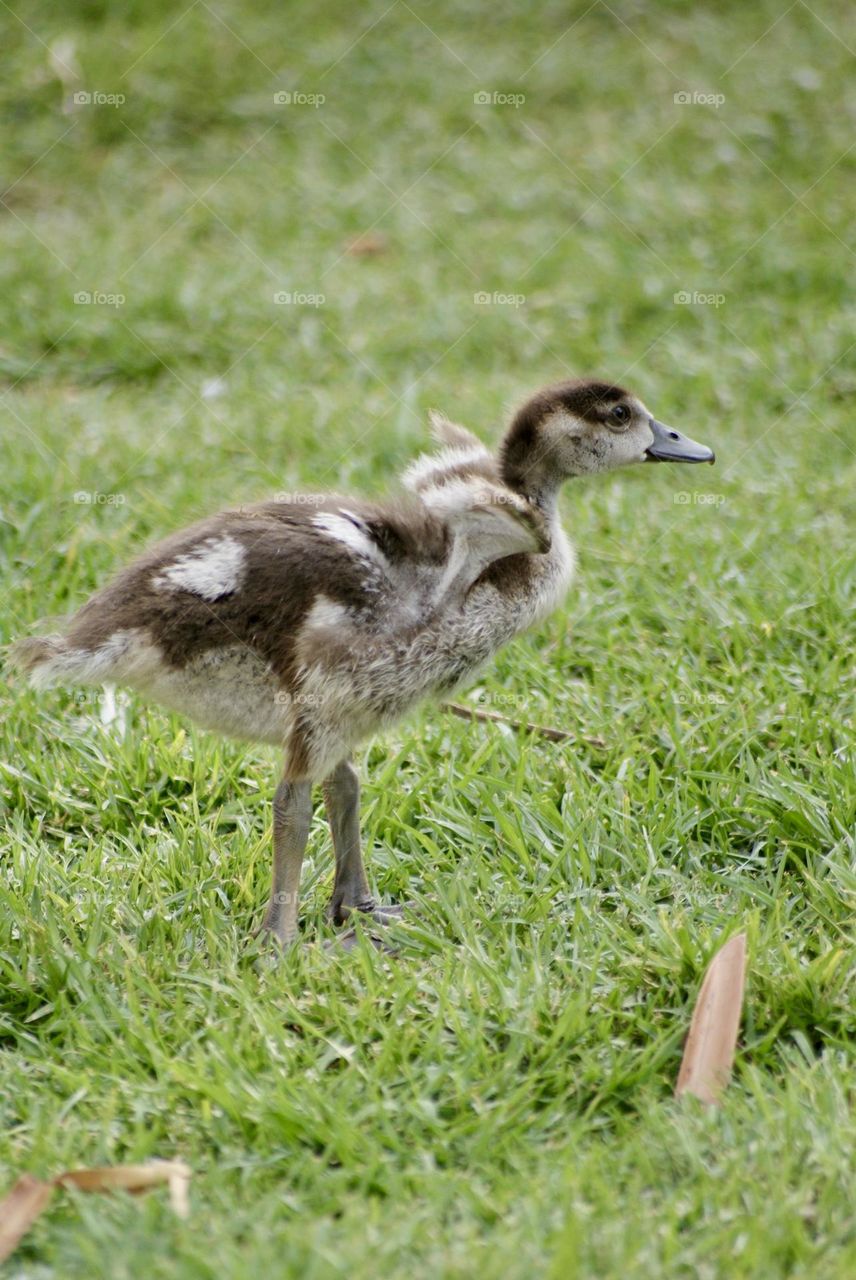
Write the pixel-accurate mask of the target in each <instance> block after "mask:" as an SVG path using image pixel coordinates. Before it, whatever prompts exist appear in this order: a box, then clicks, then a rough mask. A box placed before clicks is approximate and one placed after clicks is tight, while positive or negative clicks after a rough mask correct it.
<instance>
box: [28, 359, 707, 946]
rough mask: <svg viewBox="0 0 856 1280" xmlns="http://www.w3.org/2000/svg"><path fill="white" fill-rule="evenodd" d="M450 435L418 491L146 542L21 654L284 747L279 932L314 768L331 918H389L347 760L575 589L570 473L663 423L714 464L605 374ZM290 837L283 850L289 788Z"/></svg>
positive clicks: (282, 508)
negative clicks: (560, 502)
mask: <svg viewBox="0 0 856 1280" xmlns="http://www.w3.org/2000/svg"><path fill="white" fill-rule="evenodd" d="M621 406H627V410H626V412H627V414H628V418H629V425H628V426H627V427H624V425H623V422H622V423H619V422H618V420H617V410H618V408H619V407H621ZM610 415H613V417H612V419H611V418H610ZM434 430H435V434H436V435H437V436H438V437H439V440H440V443H441V446H442V447H441V450H440V452H439V453H437V454H435V455H426V456H423V457H421V458H420V459H418V460H417V461H416V462H415V463H414V464H412V466H411V467H409V468H408V470H407V472H406V473H405V476H404V485H405V488H406V489H408V490H409V491H410V492H409V496H407V497H405V498H402V499H397V500H395V501H392V502H389V503H386V504H378V503H370V502H365V501H362V500H355V499H353V498H340V497H337V496H335V495H303V496H302V498H300V500H292V501H267V502H261V503H258V504H255V505H253V506H248V507H242V508H236V509H233V510H229V511H225V512H223V513H221V514H219V515H216V516H213V517H211V518H209V519H206V520H203V521H201V522H199V523H198V524H195V525H193V526H191V527H190V528H188V529H184V530H182V531H180V532H178V533H175V534H173V535H172V536H171V537H169V538H167V539H166V540H164V541H163V542H160V543H159V544H157V545H156V546H154V547H153V548H151V549H150V550H149V551H147V552H145V553H144V554H143V555H142V556H140V557H139V558H138V559H137V560H136V561H134V562H133V563H132V564H131V565H130V566H128V567H127V568H126V569H124V570H123V571H122V572H121V573H120V574H119V575H118V577H117V578H116V579H115V580H114V581H113V582H112V583H110V584H109V585H108V586H106V587H105V588H103V589H102V590H101V591H98V592H96V594H95V595H94V596H92V598H91V599H90V600H89V601H88V602H87V603H86V604H85V605H84V606H83V607H82V608H81V609H80V610H79V612H78V613H77V614H76V615H75V616H74V617H73V618H72V620H71V622H70V625H69V627H68V629H67V631H66V632H65V634H64V635H61V636H46V637H33V638H30V639H27V640H24V641H22V642H20V643H19V645H18V648H17V656H18V659H19V661H20V662H21V663H22V665H24V666H25V667H26V668H27V669H28V670H29V671H30V673H31V679H32V681H33V683H34V684H37V685H46V684H53V683H58V682H65V683H95V684H101V683H107V682H109V683H116V684H122V685H128V686H130V687H132V688H135V689H137V690H139V691H140V692H141V693H143V694H144V695H146V696H147V697H150V698H152V699H153V700H155V701H157V702H159V703H161V704H163V705H164V706H166V707H169V708H171V709H173V710H175V711H178V712H181V713H183V714H185V715H187V716H189V717H190V718H191V719H192V720H194V721H196V722H197V723H198V724H200V725H201V726H202V727H204V728H206V729H211V730H215V731H218V732H220V733H223V734H226V735H229V736H233V737H237V738H242V739H247V740H250V741H258V742H265V743H272V744H275V745H278V746H280V747H282V749H283V752H284V759H285V764H284V773H283V782H282V783H281V784H280V790H279V791H278V793H277V794H278V797H279V801H280V804H279V809H280V822H279V830H280V836H279V844H280V852H281V854H282V856H281V857H280V856H278V857H277V865H278V867H279V868H280V872H281V874H280V876H279V881H278V882H279V883H280V889H279V890H277V889H276V884H277V877H276V875H275V893H276V892H280V893H282V892H283V891H282V889H281V885H282V883H285V882H286V880H287V882H288V884H289V885H292V884H293V888H289V890H288V894H289V895H291V897H292V898H293V902H292V901H291V900H290V899H289V902H287V903H285V904H283V902H280V903H279V904H278V908H279V909H274V907H275V906H276V904H275V903H274V900H273V896H272V900H271V906H270V907H269V909H268V917H267V919H266V923H267V925H268V927H269V928H270V929H271V930H272V931H273V932H274V933H275V934H276V935H277V936H278V937H279V938H280V940H281V941H288V940H290V938H291V937H292V936H293V935H294V932H295V929H296V892H297V891H296V881H295V873H294V865H295V861H296V865H297V874H299V865H300V858H302V846H301V847H300V851H299V858H298V857H297V855H296V853H295V849H296V848H297V846H299V845H301V840H302V841H303V843H304V844H305V834H302V833H303V828H304V827H305V828H306V829H307V830H308V819H307V818H306V811H307V799H306V797H307V795H308V788H309V787H310V786H311V784H312V783H315V782H321V783H325V784H326V786H325V794H326V795H327V799H328V808H329V807H331V805H332V809H333V810H334V812H332V813H331V823H332V825H333V833H334V844H335V845H336V856H337V886H336V887H334V908H335V912H334V913H336V914H337V918H343V917H344V915H346V914H347V913H348V911H349V910H353V909H361V910H368V911H369V913H370V914H373V915H374V916H375V918H376V919H381V920H382V919H383V910H384V909H381V908H377V907H376V904H375V903H374V900H373V899H371V895H370V894H369V893H368V887H367V882H366V880H365V874H364V871H363V869H362V862H361V859H360V854H359V841H358V836H357V837H356V851H355V848H354V842H355V834H354V814H353V809H354V803H355V802H354V785H355V784H354V780H353V770H352V767H351V766H350V764H349V760H350V756H351V754H352V753H353V751H354V749H355V748H356V747H357V746H358V745H359V744H360V742H362V741H363V740H365V738H367V737H368V736H370V735H371V734H373V733H375V732H376V731H377V730H378V729H380V728H382V727H383V726H384V725H387V724H390V723H392V722H394V721H395V720H397V719H399V718H400V717H401V716H402V715H404V714H405V713H406V712H407V711H408V710H409V709H410V708H412V707H413V706H414V705H415V704H417V703H419V702H420V701H422V700H423V699H424V698H426V697H427V696H429V695H431V694H434V695H438V694H440V695H446V694H448V693H450V692H451V691H452V690H453V689H454V688H456V687H457V686H459V685H461V684H463V683H465V682H466V681H467V680H468V679H470V678H471V677H472V675H473V674H474V672H475V671H476V670H478V669H479V668H480V667H481V666H482V665H483V664H484V663H485V662H486V661H488V660H489V659H490V657H491V656H492V655H493V654H495V653H496V651H497V650H498V649H500V648H501V647H502V646H503V645H505V644H506V643H507V642H508V641H509V640H511V639H512V638H513V637H514V636H515V635H516V634H518V633H519V632H520V631H522V630H525V629H526V628H527V627H529V626H531V625H532V624H533V623H535V622H537V621H538V620H539V619H541V618H543V617H544V616H545V615H546V614H548V613H549V612H551V611H552V610H553V609H554V608H556V607H557V606H558V605H559V604H560V603H561V601H562V599H563V597H564V595H565V592H566V591H567V588H568V585H569V583H570V581H571V577H572V573H573V563H574V558H573V552H572V550H571V546H570V543H569V541H568V539H567V536H566V535H565V533H564V531H563V529H562V527H561V524H560V522H559V517H558V512H557V495H558V490H559V487H560V485H561V483H562V482H563V481H564V480H565V479H566V478H567V477H568V476H569V475H573V474H586V473H588V472H592V471H597V470H606V469H607V468H608V466H610V465H626V464H627V462H631V461H642V460H643V459H644V458H645V457H648V458H651V457H654V456H657V455H656V454H652V453H651V452H650V451H651V450H655V449H656V448H657V444H658V441H659V443H660V446H661V447H666V446H664V445H663V439H664V433H668V434H669V437H670V439H671V441H672V446H671V447H672V448H673V450H678V449H679V448H687V449H688V450H689V452H690V453H692V450H693V449H694V450H695V452H696V456H682V457H680V458H679V459H676V460H684V461H702V460H708V459H712V454H710V451H709V450H705V449H704V447H703V446H697V445H693V442H692V441H686V440H685V438H684V437H680V436H679V435H678V433H676V432H670V433H669V431H668V429H667V428H663V427H662V426H661V424H659V423H656V422H655V421H654V420H653V419H652V418H651V417H650V415H649V414H648V412H647V410H645V408H644V406H643V405H641V402H639V401H637V400H635V398H633V397H631V396H630V395H629V393H627V392H625V391H623V390H622V389H621V388H616V387H612V386H610V385H609V384H602V383H566V384H559V386H558V387H555V388H550V389H547V390H545V391H544V392H541V393H539V395H538V396H537V397H535V398H534V399H533V400H532V401H530V402H528V403H527V405H524V407H523V409H521V411H520V412H519V413H518V415H517V417H516V418H515V420H514V422H513V423H512V425H511V427H510V429H509V432H508V434H507V435H506V438H505V441H504V443H503V446H502V449H501V451H500V453H499V454H498V455H494V454H493V453H491V452H490V451H489V450H488V449H487V448H486V446H485V445H484V444H482V442H481V441H479V440H478V439H477V438H476V437H475V436H473V435H471V434H470V433H469V432H468V431H465V430H464V428H462V427H458V426H456V425H455V424H453V423H450V422H448V420H446V419H444V418H441V417H439V416H435V418H434ZM631 430H632V431H633V432H635V435H636V437H638V438H636V439H630V438H629V437H630V434H631ZM652 437H653V439H652ZM674 442H679V444H676V443H674ZM296 814H299V815H300V821H299V822H298V821H297V819H296V817H295V815H296ZM337 830H338V839H337ZM295 831H296V837H295ZM283 833H285V834H283ZM274 837H275V851H276V845H277V803H276V802H275V824H274ZM295 839H296V844H295ZM283 877H285V878H284V879H283ZM337 888H338V890H339V892H338V901H337ZM348 897H351V898H357V899H359V900H358V901H354V902H347V901H345V899H346V898H348Z"/></svg>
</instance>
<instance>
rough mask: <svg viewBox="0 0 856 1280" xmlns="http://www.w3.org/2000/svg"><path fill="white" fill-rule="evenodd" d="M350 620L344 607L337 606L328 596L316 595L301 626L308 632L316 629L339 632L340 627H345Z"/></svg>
mask: <svg viewBox="0 0 856 1280" xmlns="http://www.w3.org/2000/svg"><path fill="white" fill-rule="evenodd" d="M350 620H351V615H350V614H349V612H348V610H347V609H346V608H345V606H344V605H342V604H337V603H336V601H335V600H331V599H330V598H329V596H325V595H318V596H316V597H315V601H314V603H313V605H312V608H311V609H310V610H309V612H308V613H307V615H306V618H305V620H304V623H303V626H304V627H305V628H307V630H309V631H315V630H318V629H321V630H324V631H327V630H332V631H341V629H342V627H345V626H347V625H348V623H349V622H350Z"/></svg>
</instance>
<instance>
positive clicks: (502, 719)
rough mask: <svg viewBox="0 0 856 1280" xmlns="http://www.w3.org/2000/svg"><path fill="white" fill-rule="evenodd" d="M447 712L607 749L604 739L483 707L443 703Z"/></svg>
mask: <svg viewBox="0 0 856 1280" xmlns="http://www.w3.org/2000/svg"><path fill="white" fill-rule="evenodd" d="M440 705H441V706H442V707H443V709H444V710H445V711H451V712H452V714H453V715H455V716H460V717H461V719H462V720H489V721H493V722H494V723H495V724H507V725H508V726H509V727H510V728H512V729H517V730H518V731H521V732H526V733H537V734H540V736H541V737H542V738H548V739H549V740H550V742H574V741H576V742H585V743H588V745H589V746H590V747H605V746H606V743H605V742H604V740H603V738H595V737H590V736H589V735H587V734H585V733H571V732H570V730H568V729H554V728H553V727H552V726H551V725H547V724H533V723H532V721H531V720H512V719H510V717H509V716H504V715H502V713H501V712H499V711H485V710H483V709H482V708H481V707H468V706H466V705H465V704H464V703H462V702H443V703H441V704H440Z"/></svg>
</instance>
